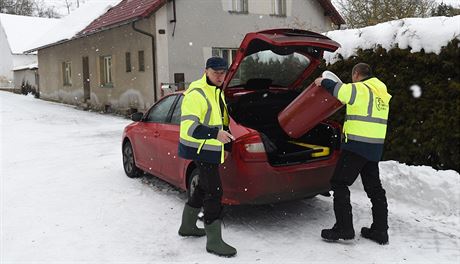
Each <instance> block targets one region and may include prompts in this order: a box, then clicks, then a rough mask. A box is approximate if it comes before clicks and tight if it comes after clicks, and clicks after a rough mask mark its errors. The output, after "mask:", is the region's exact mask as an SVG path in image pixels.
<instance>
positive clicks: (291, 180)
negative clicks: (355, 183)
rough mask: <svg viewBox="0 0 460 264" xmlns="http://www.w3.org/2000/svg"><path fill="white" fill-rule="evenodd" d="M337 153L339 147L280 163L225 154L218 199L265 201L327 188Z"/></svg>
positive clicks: (226, 202)
mask: <svg viewBox="0 0 460 264" xmlns="http://www.w3.org/2000/svg"><path fill="white" fill-rule="evenodd" d="M338 156H339V151H334V152H333V153H332V155H331V156H330V157H329V158H328V159H325V160H316V161H313V162H310V163H304V164H298V165H290V166H280V167H272V166H270V165H269V164H268V163H267V162H243V161H239V160H237V159H234V158H233V157H232V158H229V159H227V161H226V162H225V163H224V164H223V165H222V166H221V170H220V173H221V178H222V185H223V189H224V195H223V199H222V202H223V203H224V204H231V205H233V204H269V203H276V202H281V201H288V200H295V199H301V198H305V197H312V196H315V195H317V194H320V193H324V192H327V191H328V190H329V189H330V184H329V181H330V179H331V177H332V174H333V173H334V169H335V166H336V163H337V160H338ZM231 163H234V164H231Z"/></svg>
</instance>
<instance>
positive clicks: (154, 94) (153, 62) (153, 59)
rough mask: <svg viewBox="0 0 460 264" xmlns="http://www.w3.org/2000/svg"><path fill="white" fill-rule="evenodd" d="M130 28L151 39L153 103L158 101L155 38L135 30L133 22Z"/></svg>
mask: <svg viewBox="0 0 460 264" xmlns="http://www.w3.org/2000/svg"><path fill="white" fill-rule="evenodd" d="M131 26H132V28H133V30H134V31H137V32H139V33H141V34H144V35H147V36H149V37H150V38H151V39H152V73H153V97H154V99H155V102H156V101H157V100H158V99H157V89H156V87H157V75H156V68H157V64H156V60H155V36H154V35H153V34H151V33H149V32H146V31H143V30H142V29H139V28H136V21H133V22H132V23H131Z"/></svg>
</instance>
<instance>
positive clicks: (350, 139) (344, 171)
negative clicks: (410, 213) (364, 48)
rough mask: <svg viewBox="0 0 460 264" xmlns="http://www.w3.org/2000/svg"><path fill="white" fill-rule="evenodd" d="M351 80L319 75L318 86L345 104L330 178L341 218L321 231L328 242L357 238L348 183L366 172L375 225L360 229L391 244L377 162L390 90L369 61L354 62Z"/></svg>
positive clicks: (385, 127)
mask: <svg viewBox="0 0 460 264" xmlns="http://www.w3.org/2000/svg"><path fill="white" fill-rule="evenodd" d="M352 81H353V83H349V84H344V83H340V82H335V81H333V80H330V79H326V78H321V77H320V78H317V79H316V80H315V84H316V85H318V86H320V85H321V86H322V87H324V88H326V90H328V91H329V92H330V93H331V94H332V95H333V96H334V97H336V98H337V99H338V100H339V101H340V102H342V103H343V104H346V117H345V123H344V125H343V143H342V147H341V148H342V153H341V156H340V158H339V161H338V162H337V166H336V168H335V171H334V174H333V176H332V178H331V188H332V190H333V192H334V214H335V218H336V222H335V224H334V226H333V227H332V228H331V229H324V230H322V232H321V237H322V238H324V239H326V240H329V241H336V240H339V239H344V240H348V239H353V238H354V237H355V231H354V228H353V215H352V211H351V204H350V191H349V189H348V186H351V185H352V184H353V182H354V181H355V180H356V178H357V177H358V175H359V174H361V179H362V182H363V186H364V190H365V191H366V193H367V196H368V197H369V198H370V200H371V203H372V218H373V223H372V225H371V227H370V228H368V227H363V228H362V229H361V236H363V237H364V238H368V239H371V240H373V241H375V242H377V243H379V244H387V243H388V204H387V199H386V196H385V190H384V189H383V187H382V184H381V181H380V176H379V166H378V163H379V161H380V159H381V157H382V152H383V143H384V140H385V135H386V130H387V120H388V112H389V103H390V99H391V95H390V94H389V93H388V92H387V87H386V85H385V84H384V83H383V82H382V81H380V80H379V79H377V78H376V77H374V76H373V75H372V71H371V68H370V66H369V65H368V64H365V63H358V64H356V65H355V66H354V67H353V70H352Z"/></svg>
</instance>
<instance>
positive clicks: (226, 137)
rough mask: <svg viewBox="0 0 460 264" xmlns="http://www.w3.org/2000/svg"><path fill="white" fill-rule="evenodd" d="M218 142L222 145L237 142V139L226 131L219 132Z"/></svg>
mask: <svg viewBox="0 0 460 264" xmlns="http://www.w3.org/2000/svg"><path fill="white" fill-rule="evenodd" d="M217 140H219V141H220V142H222V143H224V144H225V143H229V142H231V141H232V140H235V138H234V137H233V136H232V134H230V133H228V132H227V131H225V130H219V132H218V133H217Z"/></svg>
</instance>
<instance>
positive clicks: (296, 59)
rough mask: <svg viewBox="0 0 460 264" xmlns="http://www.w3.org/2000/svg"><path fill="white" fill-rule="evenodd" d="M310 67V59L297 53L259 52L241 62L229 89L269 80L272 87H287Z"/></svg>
mask: <svg viewBox="0 0 460 264" xmlns="http://www.w3.org/2000/svg"><path fill="white" fill-rule="evenodd" d="M309 65H310V59H309V58H308V57H307V56H305V55H302V54H300V53H297V52H293V53H290V54H285V55H280V54H276V53H274V52H273V51H271V50H264V51H259V52H257V53H254V54H251V55H249V56H247V57H245V58H244V59H243V61H241V64H240V66H239V67H238V71H237V72H236V73H235V76H234V77H233V78H232V80H231V81H230V84H229V87H232V86H241V85H245V84H247V82H248V81H250V80H251V79H270V80H271V81H272V82H271V84H272V85H273V86H281V87H288V86H289V85H290V84H291V83H293V82H294V81H295V80H297V78H298V77H299V75H300V74H302V73H303V72H304V71H305V69H306V68H308V66H309Z"/></svg>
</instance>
